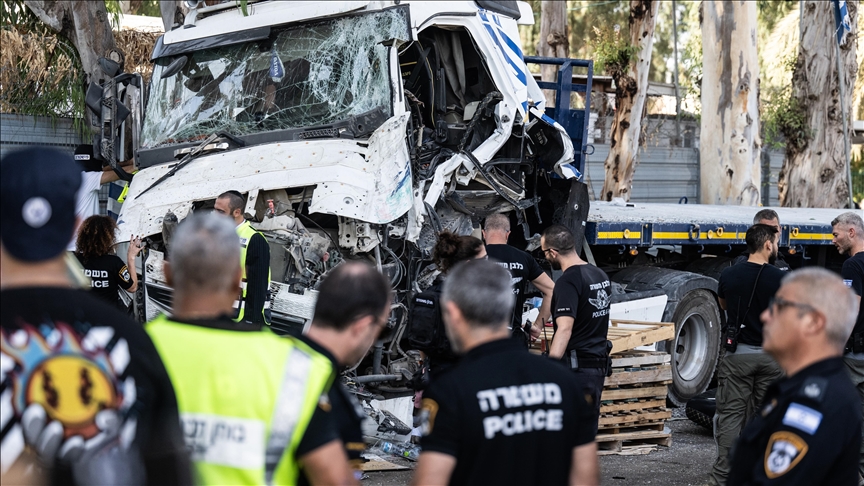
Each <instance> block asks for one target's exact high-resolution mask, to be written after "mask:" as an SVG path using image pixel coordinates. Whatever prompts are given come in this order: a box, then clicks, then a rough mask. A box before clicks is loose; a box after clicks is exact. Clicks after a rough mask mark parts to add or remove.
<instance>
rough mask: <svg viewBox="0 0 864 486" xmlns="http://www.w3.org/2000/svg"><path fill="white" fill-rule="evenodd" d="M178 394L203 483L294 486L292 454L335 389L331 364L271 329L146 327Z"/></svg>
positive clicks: (163, 321) (163, 322)
mask: <svg viewBox="0 0 864 486" xmlns="http://www.w3.org/2000/svg"><path fill="white" fill-rule="evenodd" d="M146 330H147V333H148V334H149V335H150V337H151V339H152V340H153V343H154V344H155V345H156V349H157V350H158V351H159V355H160V356H161V357H162V361H163V363H164V364H165V368H166V370H167V371H168V376H169V377H170V378H171V383H172V384H173V385H174V391H175V393H176V395H177V406H178V409H179V411H180V419H181V421H182V423H183V435H184V438H185V440H186V445H187V447H188V448H189V450H190V453H191V458H192V461H193V463H194V466H195V471H196V479H197V482H198V483H199V484H238V485H240V484H255V485H259V484H268V485H270V484H295V483H296V482H297V478H298V475H299V474H300V467H299V464H298V463H297V460H296V459H295V452H296V450H297V447H298V445H299V443H300V440H301V438H302V437H303V434H304V433H305V432H306V428H307V426H308V425H309V421H310V420H311V419H312V414H313V413H314V411H315V408H316V407H317V406H318V402H319V400H321V397H322V396H324V395H326V394H327V392H328V391H329V389H330V386H331V385H332V383H333V379H334V375H335V371H334V369H333V365H332V363H331V362H330V360H329V359H328V358H327V357H326V356H324V355H322V354H320V353H318V352H316V351H315V350H313V349H312V348H310V347H309V346H308V345H306V344H304V343H303V342H301V341H299V340H297V339H294V338H290V337H279V336H277V335H275V334H273V333H272V332H271V331H270V330H269V329H266V328H265V329H263V330H261V331H239V330H223V329H214V328H208V327H203V326H197V325H193V324H184V323H181V322H175V321H171V320H169V318H167V317H166V316H164V315H160V316H159V317H157V318H156V319H154V320H152V321H150V322H149V323H148V324H147V326H146Z"/></svg>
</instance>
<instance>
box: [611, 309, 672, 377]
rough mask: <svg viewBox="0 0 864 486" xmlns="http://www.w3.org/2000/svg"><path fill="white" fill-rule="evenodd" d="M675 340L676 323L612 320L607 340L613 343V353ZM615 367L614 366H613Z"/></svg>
mask: <svg viewBox="0 0 864 486" xmlns="http://www.w3.org/2000/svg"><path fill="white" fill-rule="evenodd" d="M674 338H675V323H674V322H645V321H628V320H619V319H612V320H611V321H610V323H609V333H608V335H607V339H609V340H610V341H612V353H619V352H621V351H627V350H629V349H634V348H638V347H640V346H647V345H649V344H654V343H656V342H660V341H669V340H671V339H674ZM613 366H614V364H613Z"/></svg>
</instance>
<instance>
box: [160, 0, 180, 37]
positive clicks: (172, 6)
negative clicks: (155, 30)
mask: <svg viewBox="0 0 864 486" xmlns="http://www.w3.org/2000/svg"><path fill="white" fill-rule="evenodd" d="M159 12H160V13H161V14H162V26H163V27H164V28H165V32H171V27H172V26H173V25H174V24H178V23H179V24H182V23H183V10H182V8H181V7H180V0H161V1H160V2H159Z"/></svg>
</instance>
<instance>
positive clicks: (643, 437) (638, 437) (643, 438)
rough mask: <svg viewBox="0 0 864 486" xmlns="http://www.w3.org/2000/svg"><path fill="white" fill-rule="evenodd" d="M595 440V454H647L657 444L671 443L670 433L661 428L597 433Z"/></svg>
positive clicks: (664, 445) (666, 444) (668, 444)
mask: <svg viewBox="0 0 864 486" xmlns="http://www.w3.org/2000/svg"><path fill="white" fill-rule="evenodd" d="M595 441H596V442H597V449H598V452H597V455H600V456H604V455H609V454H619V455H633V454H634V451H636V452H635V453H636V454H647V453H649V452H651V451H653V450H656V448H657V446H663V447H669V446H671V445H672V434H670V433H669V432H664V431H663V430H662V429H661V430H656V431H652V430H640V431H635V432H622V433H617V434H609V433H599V434H597V438H596V439H595Z"/></svg>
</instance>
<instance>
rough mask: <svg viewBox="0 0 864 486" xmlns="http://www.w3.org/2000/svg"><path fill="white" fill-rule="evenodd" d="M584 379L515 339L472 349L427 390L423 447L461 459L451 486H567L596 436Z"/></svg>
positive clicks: (424, 402)
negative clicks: (581, 452) (582, 449)
mask: <svg viewBox="0 0 864 486" xmlns="http://www.w3.org/2000/svg"><path fill="white" fill-rule="evenodd" d="M581 389H582V387H581V385H580V382H579V381H578V378H577V376H576V375H575V374H574V373H572V372H571V371H570V370H568V369H567V368H565V367H564V366H562V365H561V363H558V362H555V361H552V360H550V359H548V358H544V357H541V356H537V355H533V354H529V353H526V352H525V349H524V348H523V347H522V346H521V345H520V344H519V343H517V342H515V341H514V340H512V339H500V340H496V341H492V342H488V343H485V344H481V345H480V346H477V347H476V348H473V349H471V350H470V351H468V353H467V354H465V355H464V356H463V357H462V360H461V361H460V362H459V363H458V364H457V365H455V366H453V367H452V368H449V369H447V370H446V371H444V372H442V373H441V374H440V375H439V376H438V377H437V378H436V379H435V380H434V381H433V382H432V383H431V384H430V385H429V388H427V389H426V390H425V391H424V394H423V410H422V412H421V428H422V431H423V438H422V439H421V443H420V445H421V448H422V450H423V452H439V453H442V454H447V455H449V456H452V457H455V458H456V467H455V468H454V470H453V474H452V475H451V477H450V484H494V485H509V484H512V485H520V486H521V485H524V484H566V483H567V482H568V474H569V472H570V466H571V463H572V457H573V448H574V447H577V446H581V445H584V444H588V443H591V442H592V441H593V440H594V425H593V423H594V422H592V410H591V408H590V407H589V406H588V404H587V403H586V402H585V398H584V397H583V395H582V394H581V393H579V390H581Z"/></svg>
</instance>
